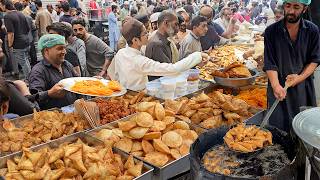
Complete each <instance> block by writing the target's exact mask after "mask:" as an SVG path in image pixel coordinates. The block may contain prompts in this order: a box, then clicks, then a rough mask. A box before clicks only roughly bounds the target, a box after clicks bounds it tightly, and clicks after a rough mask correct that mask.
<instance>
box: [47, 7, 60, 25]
mask: <svg viewBox="0 0 320 180" xmlns="http://www.w3.org/2000/svg"><path fill="white" fill-rule="evenodd" d="M47 11H48V12H49V13H50V16H51V19H52V23H55V22H59V18H60V17H59V16H58V14H57V12H56V11H55V10H54V9H53V6H52V4H48V5H47Z"/></svg>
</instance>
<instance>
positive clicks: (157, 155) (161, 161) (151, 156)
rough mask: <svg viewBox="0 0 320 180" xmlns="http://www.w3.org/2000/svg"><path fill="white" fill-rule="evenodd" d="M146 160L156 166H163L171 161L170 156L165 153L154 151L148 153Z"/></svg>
mask: <svg viewBox="0 0 320 180" xmlns="http://www.w3.org/2000/svg"><path fill="white" fill-rule="evenodd" d="M144 160H145V161H147V162H149V163H151V164H153V165H155V166H158V167H162V166H164V165H165V164H166V163H167V162H168V161H169V158H168V156H167V155H166V154H164V153H161V152H157V151H154V152H150V153H147V154H146V156H145V158H144Z"/></svg>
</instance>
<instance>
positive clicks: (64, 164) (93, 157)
mask: <svg viewBox="0 0 320 180" xmlns="http://www.w3.org/2000/svg"><path fill="white" fill-rule="evenodd" d="M74 147H78V148H77V150H76V151H74V149H75V148H74ZM70 149H72V150H71V151H70ZM67 150H68V151H69V153H66V151H67ZM54 152H62V155H60V156H59V157H58V158H51V156H52V155H53V154H54ZM70 152H72V153H71V154H70ZM41 158H42V159H43V162H44V163H43V164H41V165H40V166H36V165H35V164H34V163H36V162H38V163H39V162H40V159H41ZM49 159H54V161H51V162H50V161H48V160H49ZM142 172H143V162H142V161H139V162H137V161H136V160H135V159H134V158H133V156H132V155H131V156H129V157H128V158H127V159H125V158H124V157H123V156H121V155H119V154H116V153H113V151H112V148H111V147H108V146H103V145H97V146H94V147H93V146H88V145H87V144H85V143H83V142H82V141H81V140H80V139H79V140H78V141H77V142H74V143H71V144H69V143H64V144H61V145H60V146H59V147H58V148H56V149H48V148H43V149H40V150H38V151H35V152H33V151H30V150H28V149H25V148H24V149H23V154H22V157H21V158H20V162H19V163H16V162H14V161H12V160H11V159H8V160H7V168H5V169H1V170H0V173H1V175H3V176H4V177H5V178H6V179H19V180H20V179H21V180H22V179H129V180H131V179H134V178H136V177H139V176H140V175H141V174H142Z"/></svg>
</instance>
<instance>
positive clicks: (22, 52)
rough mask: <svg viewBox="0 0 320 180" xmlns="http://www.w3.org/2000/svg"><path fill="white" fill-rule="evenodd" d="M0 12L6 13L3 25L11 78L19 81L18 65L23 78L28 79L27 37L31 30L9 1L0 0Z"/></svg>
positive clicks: (23, 17)
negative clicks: (10, 56)
mask: <svg viewBox="0 0 320 180" xmlns="http://www.w3.org/2000/svg"><path fill="white" fill-rule="evenodd" d="M0 10H1V11H2V12H6V15H5V16H4V24H5V26H6V28H7V36H8V46H9V49H10V51H11V52H12V56H13V58H12V67H13V76H14V78H18V79H19V68H18V64H20V66H21V67H22V71H23V75H24V77H28V75H29V73H30V70H31V67H30V62H29V43H30V41H29V36H28V35H29V32H30V31H31V30H30V27H29V25H28V21H27V18H26V17H25V15H24V14H22V13H21V12H19V11H16V9H15V8H14V6H13V4H12V1H10V0H1V1H0Z"/></svg>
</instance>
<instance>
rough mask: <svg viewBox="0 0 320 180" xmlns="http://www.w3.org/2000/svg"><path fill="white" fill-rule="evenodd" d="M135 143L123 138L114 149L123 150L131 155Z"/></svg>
mask: <svg viewBox="0 0 320 180" xmlns="http://www.w3.org/2000/svg"><path fill="white" fill-rule="evenodd" d="M132 145H133V142H132V140H131V139H129V138H125V137H124V138H122V139H120V140H119V141H118V142H116V143H115V144H114V147H116V148H118V149H121V150H123V151H124V152H127V153H129V152H130V151H131V149H132Z"/></svg>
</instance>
